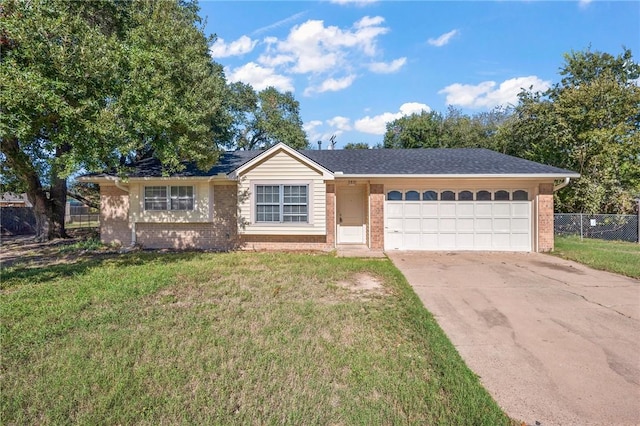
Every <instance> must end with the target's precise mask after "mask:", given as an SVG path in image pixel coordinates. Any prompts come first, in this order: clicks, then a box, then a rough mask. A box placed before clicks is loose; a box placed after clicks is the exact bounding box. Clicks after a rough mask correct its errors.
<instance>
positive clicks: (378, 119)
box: [355, 102, 431, 135]
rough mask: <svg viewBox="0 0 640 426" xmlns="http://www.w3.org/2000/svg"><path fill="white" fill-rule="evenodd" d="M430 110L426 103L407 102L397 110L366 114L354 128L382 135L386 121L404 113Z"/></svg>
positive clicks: (385, 127) (409, 113) (385, 128)
mask: <svg viewBox="0 0 640 426" xmlns="http://www.w3.org/2000/svg"><path fill="white" fill-rule="evenodd" d="M422 111H425V112H429V111H431V108H429V106H428V105H425V104H421V103H418V102H408V103H405V104H402V105H401V106H400V108H399V111H398V112H385V113H383V114H380V115H376V116H374V117H369V116H368V115H367V116H366V117H364V118H361V119H360V120H357V121H356V122H355V129H356V130H359V131H361V132H363V133H370V134H373V135H384V133H385V132H386V130H387V123H388V122H390V121H393V120H395V119H398V118H400V117H402V116H404V115H411V114H419V113H420V112H422Z"/></svg>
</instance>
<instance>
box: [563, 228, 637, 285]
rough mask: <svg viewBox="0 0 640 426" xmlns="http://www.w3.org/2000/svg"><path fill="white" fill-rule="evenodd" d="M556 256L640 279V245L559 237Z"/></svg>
mask: <svg viewBox="0 0 640 426" xmlns="http://www.w3.org/2000/svg"><path fill="white" fill-rule="evenodd" d="M555 246H556V247H555V250H554V252H553V254H554V255H556V256H560V257H562V258H565V259H569V260H575V261H576V262H580V263H584V264H585V265H587V266H590V267H592V268H595V269H601V270H604V271H609V272H616V273H618V274H622V275H627V276H629V277H633V278H640V244H637V243H629V242H624V241H605V240H598V239H591V238H584V239H582V240H581V239H580V237H577V236H558V237H556V239H555Z"/></svg>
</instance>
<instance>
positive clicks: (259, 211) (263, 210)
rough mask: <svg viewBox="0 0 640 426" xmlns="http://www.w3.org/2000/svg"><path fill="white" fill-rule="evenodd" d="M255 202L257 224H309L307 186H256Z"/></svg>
mask: <svg viewBox="0 0 640 426" xmlns="http://www.w3.org/2000/svg"><path fill="white" fill-rule="evenodd" d="M255 202H256V204H255V205H256V211H255V214H256V216H255V217H256V222H258V223H293V222H296V223H309V185H285V184H270V185H256V186H255Z"/></svg>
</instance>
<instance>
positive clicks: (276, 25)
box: [251, 11, 307, 35]
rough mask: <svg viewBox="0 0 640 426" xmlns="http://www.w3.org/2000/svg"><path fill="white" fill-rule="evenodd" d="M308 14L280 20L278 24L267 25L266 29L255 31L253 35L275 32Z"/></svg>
mask: <svg viewBox="0 0 640 426" xmlns="http://www.w3.org/2000/svg"><path fill="white" fill-rule="evenodd" d="M306 14H307V11H304V12H299V13H296V14H294V15H291V16H289V17H288V18H284V19H281V20H279V21H277V22H274V23H273V24H270V25H266V26H264V27H260V28H258V29H257V30H255V31H254V32H252V33H251V34H253V35H256V34H261V33H264V32H267V31H270V30H273V29H275V28H279V27H281V26H283V25H286V24H289V23H291V22H294V21H296V20H298V19H299V18H302V17H303V16H304V15H306Z"/></svg>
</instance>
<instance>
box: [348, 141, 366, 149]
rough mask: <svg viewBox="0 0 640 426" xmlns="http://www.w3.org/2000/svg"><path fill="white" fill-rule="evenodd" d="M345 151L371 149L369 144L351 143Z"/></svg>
mask: <svg viewBox="0 0 640 426" xmlns="http://www.w3.org/2000/svg"><path fill="white" fill-rule="evenodd" d="M343 149H369V144H367V143H365V142H350V143H348V144H346V145H345V146H344V148H343Z"/></svg>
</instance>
